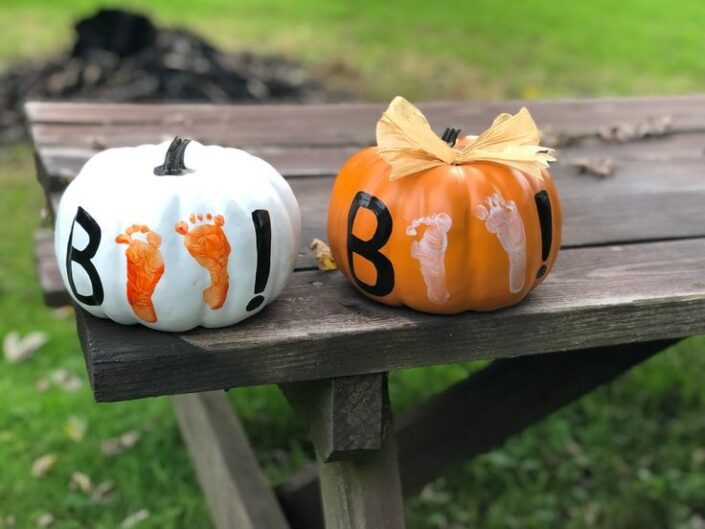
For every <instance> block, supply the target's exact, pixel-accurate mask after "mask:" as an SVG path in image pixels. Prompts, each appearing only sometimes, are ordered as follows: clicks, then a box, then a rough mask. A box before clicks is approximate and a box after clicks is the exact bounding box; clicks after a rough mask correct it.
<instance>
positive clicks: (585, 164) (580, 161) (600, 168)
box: [570, 158, 614, 178]
mask: <svg viewBox="0 0 705 529" xmlns="http://www.w3.org/2000/svg"><path fill="white" fill-rule="evenodd" d="M570 164H571V165H572V166H573V167H575V168H576V169H577V170H578V172H579V173H581V174H587V175H592V176H596V177H598V178H607V177H608V176H610V175H611V174H612V173H613V172H614V162H613V161H612V159H611V158H599V159H596V160H593V159H590V158H577V159H575V160H572V161H571V162H570Z"/></svg>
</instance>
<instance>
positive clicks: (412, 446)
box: [276, 341, 673, 529]
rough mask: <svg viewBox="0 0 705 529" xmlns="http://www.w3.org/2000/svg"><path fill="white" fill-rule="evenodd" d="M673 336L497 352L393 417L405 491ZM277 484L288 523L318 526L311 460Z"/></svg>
mask: <svg viewBox="0 0 705 529" xmlns="http://www.w3.org/2000/svg"><path fill="white" fill-rule="evenodd" d="M672 344H673V342H672V341H661V342H649V343H641V344H629V345H622V346H619V345H617V346H608V347H600V348H596V349H587V350H583V351H571V352H565V353H553V354H544V355H531V356H524V357H519V358H509V359H502V360H496V361H495V362H493V363H492V364H490V365H489V366H488V367H486V368H484V369H482V370H480V371H478V372H476V373H474V374H472V375H471V376H469V377H468V378H467V379H466V380H464V381H462V382H459V383H458V384H455V385H453V386H451V387H449V388H448V389H446V390H444V391H442V392H441V393H439V394H437V395H435V396H433V397H431V398H430V399H429V400H428V401H426V402H425V403H423V404H422V405H420V406H419V407H417V408H415V409H412V410H410V411H409V412H407V413H405V414H403V415H401V416H400V417H399V418H398V419H397V421H396V423H397V424H396V428H395V435H396V439H397V445H398V454H399V472H400V475H401V482H402V490H403V493H404V496H405V497H410V496H413V495H414V494H416V493H417V492H418V491H419V490H420V489H421V488H422V487H423V486H424V485H426V484H427V483H429V482H431V481H433V480H434V479H436V478H437V477H439V476H441V475H443V473H444V471H446V470H447V469H448V468H450V467H451V466H452V465H456V464H459V463H462V462H464V461H466V460H468V459H470V458H472V457H474V456H477V455H479V454H481V453H484V452H487V451H489V450H491V449H493V448H496V447H498V446H500V445H501V444H502V443H504V442H505V441H506V440H507V439H508V438H509V437H511V436H513V435H516V434H518V433H519V432H521V431H522V430H523V429H524V428H526V427H527V426H529V425H531V424H533V423H535V422H537V421H539V420H541V419H543V418H545V417H547V416H548V415H550V414H551V413H553V412H554V411H556V410H558V409H560V408H561V407H563V406H565V405H567V404H569V403H570V402H573V401H574V400H576V399H578V398H580V397H581V396H582V395H585V394H587V393H589V392H590V391H592V390H593V389H595V388H597V387H598V386H600V385H602V384H605V383H607V382H610V381H612V380H614V379H615V378H616V377H618V376H620V375H621V374H622V373H624V372H625V371H627V370H628V369H630V368H631V367H633V366H635V365H637V364H638V363H640V362H643V361H644V360H646V359H648V358H650V357H651V356H652V355H654V354H656V353H658V352H659V351H662V350H663V349H665V348H666V347H668V346H670V345H672ZM276 492H277V497H278V498H279V501H280V503H281V504H282V506H283V508H284V509H285V512H286V514H287V518H288V519H289V523H290V525H291V527H292V529H298V528H306V527H309V528H316V529H318V528H321V527H322V520H321V515H320V509H321V496H320V492H319V479H318V471H317V468H316V465H309V466H308V467H306V468H304V469H302V470H301V471H299V472H297V473H296V474H295V475H294V476H292V478H291V479H289V480H288V481H286V482H284V483H282V484H281V485H279V486H278V487H277V489H276Z"/></svg>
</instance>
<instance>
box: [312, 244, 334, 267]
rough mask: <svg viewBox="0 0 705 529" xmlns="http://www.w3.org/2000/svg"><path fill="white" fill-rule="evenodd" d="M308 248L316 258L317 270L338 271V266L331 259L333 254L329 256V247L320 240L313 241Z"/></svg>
mask: <svg viewBox="0 0 705 529" xmlns="http://www.w3.org/2000/svg"><path fill="white" fill-rule="evenodd" d="M310 248H311V250H313V254H314V255H315V256H316V261H318V269H319V270H337V269H338V265H336V264H335V259H333V254H331V251H330V247H329V246H328V245H327V244H326V243H324V242H323V241H322V240H321V239H313V240H312V241H311V244H310Z"/></svg>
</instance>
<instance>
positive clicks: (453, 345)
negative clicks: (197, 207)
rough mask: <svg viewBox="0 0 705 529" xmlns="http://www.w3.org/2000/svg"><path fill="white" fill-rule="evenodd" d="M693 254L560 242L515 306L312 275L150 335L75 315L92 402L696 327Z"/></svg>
mask: <svg viewBox="0 0 705 529" xmlns="http://www.w3.org/2000/svg"><path fill="white" fill-rule="evenodd" d="M703 256H705V240H702V239H697V240H687V241H673V242H667V243H653V244H637V245H626V246H605V247H599V248H585V249H573V250H566V251H564V252H563V253H562V254H561V256H560V257H559V260H558V263H557V266H556V268H555V270H554V271H553V273H552V274H551V276H550V277H549V278H548V279H547V281H546V282H545V283H544V284H543V285H542V286H541V287H540V288H539V289H537V290H536V291H535V292H533V293H532V294H531V295H529V297H528V298H527V299H526V300H525V301H524V302H522V303H520V304H519V305H517V306H515V307H511V308H509V309H505V310H501V311H497V312H492V313H484V314H479V313H465V314H460V315H457V316H454V317H444V316H432V315H425V314H419V313H416V312H413V311H411V310H408V309H400V308H392V307H386V306H384V305H381V304H379V303H375V302H373V301H370V300H368V299H366V298H364V297H363V296H361V295H360V294H358V293H357V292H356V291H355V290H354V289H353V288H352V286H350V284H349V283H348V282H347V280H346V279H345V278H344V277H343V276H342V275H341V274H339V273H325V272H318V271H313V272H298V273H296V274H294V276H293V278H292V280H291V281H290V283H289V285H288V286H287V288H286V289H285V290H284V292H283V294H282V295H281V297H280V298H279V299H278V300H277V301H276V302H274V303H272V304H271V305H270V306H269V307H267V308H266V309H265V311H263V312H262V313H261V314H260V315H258V316H257V317H254V318H251V319H249V320H246V321H244V322H242V323H240V324H238V325H235V326H233V327H229V328H224V329H218V330H213V329H196V330H194V331H191V332H189V333H182V334H178V333H160V332H155V331H151V330H149V329H146V328H144V327H140V326H134V327H125V326H121V325H118V324H115V323H112V322H110V321H108V320H103V319H98V318H94V317H92V316H90V315H88V314H87V313H85V312H84V311H79V312H78V314H77V316H78V329H79V335H80V337H81V340H82V345H83V350H84V354H85V356H86V359H87V363H88V365H89V375H90V379H91V382H92V384H93V389H94V395H95V397H96V399H97V400H123V399H130V398H137V397H144V396H151V395H162V394H171V393H183V392H195V391H206V390H212V389H223V388H228V387H234V386H241V385H250V384H266V383H283V382H294V381H301V380H315V379H321V378H328V377H337V376H350V375H358V374H366V373H375V372H383V371H389V370H393V369H400V368H407V367H415V366H421V365H431V364H443V363H452V362H463V361H468V360H473V359H478V358H500V357H507V356H513V355H529V354H537V353H545V352H551V351H561V350H576V349H584V348H588V347H598V346H605V345H610V344H613V343H632V342H640V341H652V340H659V339H666V338H678V337H684V336H690V335H693V334H698V333H703V332H705V266H703ZM529 338H530V339H529ZM145 344H149V346H148V347H147V348H146V347H145Z"/></svg>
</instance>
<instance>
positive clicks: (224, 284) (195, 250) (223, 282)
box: [176, 213, 230, 310]
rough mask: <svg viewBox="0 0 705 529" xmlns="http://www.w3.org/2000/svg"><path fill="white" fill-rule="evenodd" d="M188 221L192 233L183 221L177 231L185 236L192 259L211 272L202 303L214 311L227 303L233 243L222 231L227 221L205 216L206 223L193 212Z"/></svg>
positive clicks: (220, 217)
mask: <svg viewBox="0 0 705 529" xmlns="http://www.w3.org/2000/svg"><path fill="white" fill-rule="evenodd" d="M189 222H190V223H191V224H193V225H194V226H193V227H192V228H191V229H190V230H189V226H188V224H187V223H186V222H184V221H183V220H182V221H181V222H179V223H178V224H177V225H176V231H177V232H178V233H180V234H181V235H183V236H184V246H186V249H187V250H188V252H189V253H190V254H191V256H192V257H193V258H194V259H195V260H196V261H197V262H198V264H200V265H201V266H202V267H203V268H205V269H206V270H208V273H210V276H211V284H210V286H209V287H208V288H206V289H205V290H204V291H203V301H205V303H206V305H208V306H209V307H210V308H211V309H214V310H215V309H219V308H220V307H222V306H223V304H224V303H225V298H226V297H227V295H228V287H229V286H230V276H229V275H228V258H229V257H230V243H228V239H227V238H226V237H225V232H224V231H223V225H224V224H225V219H224V218H223V216H222V215H216V216H215V217H214V216H213V215H211V214H210V213H206V215H205V221H204V215H203V214H202V213H199V214H198V215H194V214H193V213H192V214H191V215H190V216H189Z"/></svg>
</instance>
